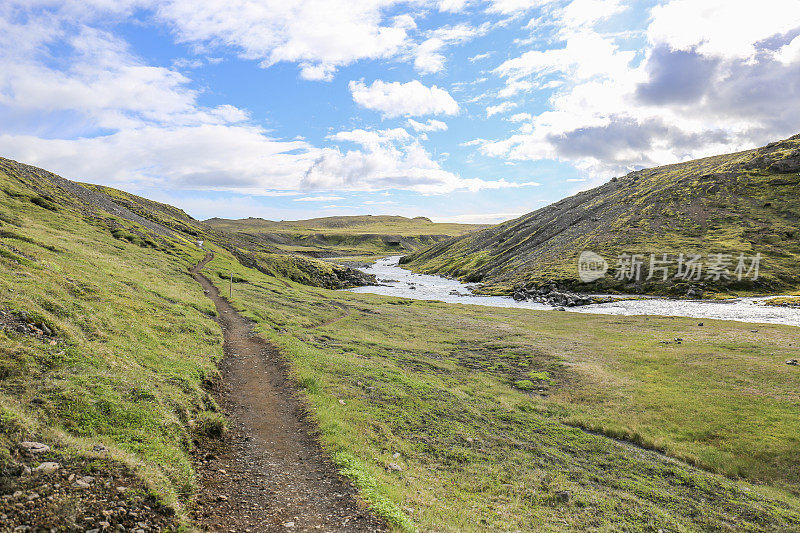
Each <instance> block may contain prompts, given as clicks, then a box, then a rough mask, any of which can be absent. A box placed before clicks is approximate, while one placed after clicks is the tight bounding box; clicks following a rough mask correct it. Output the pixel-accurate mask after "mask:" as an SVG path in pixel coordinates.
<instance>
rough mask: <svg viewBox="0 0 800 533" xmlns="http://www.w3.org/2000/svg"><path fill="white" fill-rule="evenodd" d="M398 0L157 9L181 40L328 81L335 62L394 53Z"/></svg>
mask: <svg viewBox="0 0 800 533" xmlns="http://www.w3.org/2000/svg"><path fill="white" fill-rule="evenodd" d="M399 3H401V2H398V1H393V0H377V1H374V2H350V1H346V0H294V1H292V2H286V1H283V0H210V1H204V2H194V1H191V0H170V1H166V2H164V3H162V4H160V5H159V7H158V13H159V16H160V17H161V19H162V20H164V21H166V22H167V23H169V24H170V25H171V26H172V27H173V28H174V30H175V32H176V34H177V35H178V36H179V38H180V39H181V40H183V41H186V42H191V43H202V44H209V43H210V44H211V45H219V46H228V47H232V48H234V49H237V50H238V51H239V54H240V55H241V56H242V57H244V58H247V59H254V60H258V61H260V62H261V64H262V65H263V66H265V67H268V66H271V65H274V64H276V63H279V62H281V61H288V62H293V63H297V64H298V65H299V66H300V74H301V76H302V77H304V78H306V79H311V80H330V79H331V78H332V77H333V74H334V72H335V71H336V69H338V68H339V67H342V66H345V65H350V64H352V63H353V62H355V61H358V60H360V59H377V58H385V57H390V56H393V55H394V54H396V53H397V52H398V51H399V50H400V49H401V48H402V47H403V46H404V45H406V44H407V40H408V34H407V30H408V27H409V25H408V19H407V18H403V19H387V17H386V16H385V12H386V11H388V10H389V9H390V8H391V7H392V6H393V5H395V4H399Z"/></svg>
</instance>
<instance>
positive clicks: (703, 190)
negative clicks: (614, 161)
mask: <svg viewBox="0 0 800 533" xmlns="http://www.w3.org/2000/svg"><path fill="white" fill-rule="evenodd" d="M798 171H800V136H795V137H792V138H791V139H788V140H785V141H781V142H777V143H773V144H770V145H768V146H766V147H764V148H760V149H757V150H749V151H746V152H739V153H735V154H728V155H721V156H716V157H709V158H705V159H698V160H696V161H689V162H687V163H680V164H675V165H668V166H664V167H657V168H652V169H647V170H641V171H637V172H632V173H630V174H628V175H626V176H623V177H621V178H614V179H612V180H611V181H609V182H608V183H606V184H604V185H602V186H600V187H597V188H595V189H592V190H589V191H585V192H582V193H579V194H576V195H575V196H571V197H569V198H566V199H564V200H561V201H559V202H556V203H555V204H552V205H550V206H547V207H545V208H542V209H539V210H537V211H534V212H532V213H529V214H527V215H524V216H522V217H520V218H518V219H516V220H512V221H509V222H505V223H503V224H500V225H497V226H493V227H491V228H487V229H484V230H482V231H479V232H476V233H471V234H468V235H464V236H462V237H458V238H454V239H451V240H449V241H445V242H442V243H439V244H437V245H434V246H433V247H431V248H428V249H426V250H423V251H419V252H417V253H413V254H411V255H409V256H408V257H406V258H405V259H404V262H405V263H406V264H407V265H408V266H409V267H410V268H412V269H414V270H417V271H421V272H428V273H439V274H445V275H449V276H454V277H458V278H461V279H464V280H469V281H482V282H484V283H485V284H486V286H485V288H484V290H485V291H487V292H494V293H505V294H509V293H511V292H513V290H514V289H516V288H519V287H525V286H527V287H530V286H540V285H543V284H547V283H549V282H551V281H555V282H556V283H557V284H558V285H560V286H561V287H562V288H571V289H578V290H586V291H622V292H655V293H671V294H676V295H682V294H684V293H686V292H687V289H688V288H689V287H690V286H692V285H697V286H698V287H700V288H705V289H706V290H709V291H714V292H725V291H738V292H748V291H749V292H765V293H767V292H773V293H774V292H780V291H785V290H788V289H791V288H796V287H797V286H798V285H800V278H798V274H797V273H798V271H800V230H798V222H799V221H800V175H799V174H798ZM584 250H589V251H593V252H596V253H598V254H600V255H601V256H602V257H603V258H605V260H606V261H607V262H608V264H609V267H610V269H609V273H608V274H607V275H606V276H605V277H603V278H602V279H600V280H597V281H595V282H592V283H589V284H583V283H581V281H580V280H579V279H578V270H577V259H578V256H579V254H580V253H581V252H582V251H584ZM624 253H627V254H641V256H642V257H641V259H642V260H643V266H642V272H643V275H642V277H641V279H640V281H639V282H636V281H635V279H628V278H627V277H625V278H623V279H620V280H618V279H615V275H616V274H618V273H620V270H621V269H620V268H618V257H619V256H620V254H624ZM681 253H683V254H685V255H686V256H687V257H688V256H689V255H691V254H700V255H701V256H702V261H703V262H704V263H705V264H706V265H708V264H709V263H710V262H713V258H712V257H710V255H711V254H716V253H721V254H729V255H730V256H731V258H730V259H731V261H732V264H730V265H729V270H730V272H731V274H733V271H734V270H735V267H736V266H737V264H738V261H737V259H738V257H739V255H740V254H745V256H746V257H748V258H749V257H752V256H755V254H757V253H760V254H761V256H762V260H761V264H760V267H761V270H760V277H759V279H758V280H757V281H755V282H750V281H749V280H745V281H742V282H738V281H737V279H736V277H735V276H733V275H731V276H730V278H731V279H729V280H726V279H724V277H723V278H721V279H720V280H714V279H713V278H712V279H708V278H707V277H706V273H705V271H704V272H703V273H702V274H701V277H702V279H700V280H688V281H687V280H683V279H678V280H675V279H674V276H675V275H676V274H677V273H678V272H677V256H678V255H679V254H681ZM650 254H656V257H657V258H658V259H661V258H663V254H669V257H668V259H669V265H668V268H669V271H668V274H669V278H670V279H669V280H668V281H667V282H664V281H663V280H662V279H661V278H662V274H663V271H659V270H656V271H655V274H656V275H655V276H654V277H653V278H652V279H650V280H648V279H646V278H647V276H648V275H649V262H650ZM750 264H751V263H750V261H748V262H747V263H746V266H748V267H749V266H750Z"/></svg>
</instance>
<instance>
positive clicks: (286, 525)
mask: <svg viewBox="0 0 800 533" xmlns="http://www.w3.org/2000/svg"><path fill="white" fill-rule="evenodd" d="M283 527H285V528H287V529H290V528H293V527H294V522H286V523H285V524H283Z"/></svg>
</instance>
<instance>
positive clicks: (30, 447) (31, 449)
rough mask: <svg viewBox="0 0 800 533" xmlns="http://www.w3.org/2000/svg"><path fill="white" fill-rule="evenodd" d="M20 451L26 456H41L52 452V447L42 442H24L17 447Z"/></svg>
mask: <svg viewBox="0 0 800 533" xmlns="http://www.w3.org/2000/svg"><path fill="white" fill-rule="evenodd" d="M17 446H18V447H19V449H20V451H21V452H22V453H24V454H26V455H40V454H43V453H47V452H49V451H50V446H48V445H47V444H42V443H41V442H32V441H24V442H20V443H19V444H18V445H17Z"/></svg>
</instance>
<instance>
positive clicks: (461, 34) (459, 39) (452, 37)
mask: <svg viewBox="0 0 800 533" xmlns="http://www.w3.org/2000/svg"><path fill="white" fill-rule="evenodd" d="M488 30H489V24H488V23H484V24H483V25H481V26H479V27H476V26H470V25H469V24H457V25H455V26H443V27H441V28H437V29H435V30H432V31H429V32H427V39H425V40H424V41H423V42H422V43H420V44H419V45H418V46H417V47H416V49H415V51H414V55H415V57H414V67H415V68H416V69H417V70H418V71H419V72H421V73H423V74H432V73H434V72H439V71H441V70H442V69H443V68H444V63H445V56H444V54H442V51H443V50H444V49H445V48H446V47H448V46H452V45H455V44H460V43H465V42H467V41H469V40H472V39H474V38H475V37H477V36H479V35H484V34H485V33H486V32H487V31H488Z"/></svg>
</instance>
